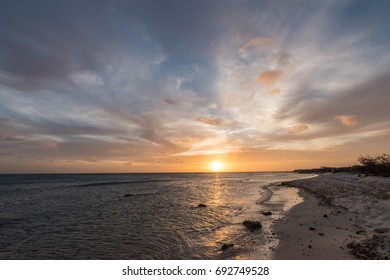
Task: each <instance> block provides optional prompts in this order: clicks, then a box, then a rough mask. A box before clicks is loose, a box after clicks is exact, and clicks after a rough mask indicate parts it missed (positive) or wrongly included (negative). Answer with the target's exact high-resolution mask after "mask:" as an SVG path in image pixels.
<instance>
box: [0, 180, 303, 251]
mask: <svg viewBox="0 0 390 280" xmlns="http://www.w3.org/2000/svg"><path fill="white" fill-rule="evenodd" d="M304 177H307V175H301V174H296V173H178V174H173V173H169V174H167V173H164V174H45V175H0V259H251V258H262V259H269V258H272V250H273V248H274V246H276V245H277V236H275V235H274V233H273V232H272V224H273V223H274V222H275V221H276V220H277V219H280V218H281V217H283V215H284V214H285V212H286V209H287V210H288V208H286V205H287V204H288V203H289V202H290V204H291V205H294V204H295V203H297V201H296V199H297V196H296V195H295V196H294V195H291V194H290V195H287V196H285V197H284V198H283V199H281V200H279V201H278V200H275V199H274V200H272V199H271V198H272V195H273V193H274V192H275V190H276V189H277V190H278V191H279V193H280V190H282V192H283V189H281V188H283V187H282V186H279V187H278V186H277V185H278V183H279V182H283V181H290V180H294V179H299V178H304ZM275 188H276V189H275ZM273 190H274V191H273ZM286 192H287V190H286ZM292 200H294V201H292ZM199 204H205V205H206V207H198V205H199ZM264 211H270V212H271V213H272V215H268V216H266V215H263V214H262V213H264ZM245 220H253V221H260V222H262V224H263V228H262V229H261V230H257V231H250V230H248V229H247V228H245V227H244V226H243V224H242V222H243V221H245ZM223 244H234V246H233V247H230V248H228V249H227V250H222V249H221V247H222V245H223Z"/></svg>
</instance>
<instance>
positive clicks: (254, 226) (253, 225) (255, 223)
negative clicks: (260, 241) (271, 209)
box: [242, 221, 263, 231]
mask: <svg viewBox="0 0 390 280" xmlns="http://www.w3.org/2000/svg"><path fill="white" fill-rule="evenodd" d="M242 224H243V225H244V226H245V227H246V228H247V229H250V230H251V231H254V230H256V229H261V228H262V226H263V225H262V224H261V223H260V222H258V221H244V222H243V223H242Z"/></svg>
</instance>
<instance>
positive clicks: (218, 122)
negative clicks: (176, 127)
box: [196, 117, 223, 126]
mask: <svg viewBox="0 0 390 280" xmlns="http://www.w3.org/2000/svg"><path fill="white" fill-rule="evenodd" d="M196 120H197V121H198V122H201V123H204V124H209V125H216V126H218V125H221V124H223V121H222V120H221V119H218V118H212V117H199V118H197V119H196Z"/></svg>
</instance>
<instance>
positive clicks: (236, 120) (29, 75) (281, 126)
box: [0, 0, 390, 173]
mask: <svg viewBox="0 0 390 280" xmlns="http://www.w3.org/2000/svg"><path fill="white" fill-rule="evenodd" d="M16 2H17V3H16ZM374 2H375V3H374ZM389 10H390V2H389V1H381V2H380V1H357V0H356V1H355V0H342V1H334V0H332V1H331V0H329V1H309V0H307V1H295V0H293V1H279V0H276V1H265V0H264V1H257V0H245V1H230V0H227V1H220V0H216V1H206V0H200V1H179V0H167V1H157V0H155V1H153V0H145V1H138V0H136V1H122V0H118V1H99V2H93V3H92V2H86V1H72V0H71V1H39V2H36V1H7V0H6V1H2V2H1V4H0V26H1V29H0V30H1V31H0V53H1V55H0V173H53V172H55V173H69V172H92V173H93V172H99V173H101V172H108V173H111V172H210V171H214V172H219V171H221V172H234V171H286V170H294V169H299V168H313V167H320V166H345V165H353V164H356V163H357V161H356V160H357V158H358V157H359V156H360V155H364V154H382V153H390V151H389V145H388V143H389V142H390V123H389V105H390V79H389V78H390V52H389V49H390V36H389V33H388V26H390V17H389V16H388V11H389ZM211 162H215V166H214V167H213V165H214V164H212V166H211V167H210V163H211ZM217 162H219V165H218V164H217Z"/></svg>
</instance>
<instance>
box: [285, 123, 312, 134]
mask: <svg viewBox="0 0 390 280" xmlns="http://www.w3.org/2000/svg"><path fill="white" fill-rule="evenodd" d="M308 129H309V126H308V125H307V124H297V125H294V126H293V127H291V128H290V129H289V131H290V132H291V133H301V132H305V131H307V130H308Z"/></svg>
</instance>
